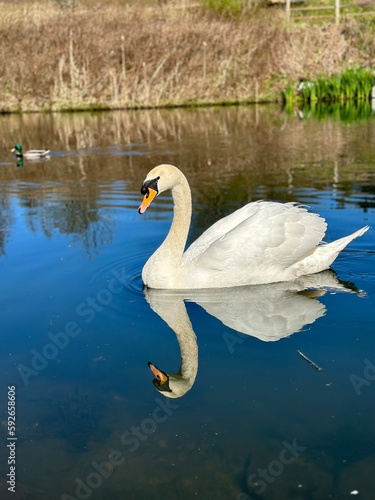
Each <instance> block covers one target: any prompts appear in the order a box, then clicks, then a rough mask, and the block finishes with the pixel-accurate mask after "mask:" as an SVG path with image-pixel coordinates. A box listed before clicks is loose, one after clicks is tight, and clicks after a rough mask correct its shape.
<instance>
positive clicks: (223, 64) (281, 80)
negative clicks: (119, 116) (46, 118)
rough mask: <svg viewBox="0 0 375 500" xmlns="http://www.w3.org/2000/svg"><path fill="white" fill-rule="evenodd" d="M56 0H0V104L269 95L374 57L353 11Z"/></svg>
mask: <svg viewBox="0 0 375 500" xmlns="http://www.w3.org/2000/svg"><path fill="white" fill-rule="evenodd" d="M63 4H64V2H60V6H59V2H56V1H50V2H47V1H45V2H31V1H29V2H27V3H22V4H16V5H11V4H0V46H1V52H0V88H1V89H2V93H1V97H0V110H2V111H14V110H40V109H48V110H59V109H80V108H82V109H83V108H101V107H103V108H124V107H154V106H166V105H181V104H186V103H213V102H233V101H251V100H255V99H264V98H275V96H277V95H278V92H279V90H280V88H281V87H284V86H285V85H286V82H289V81H291V80H293V79H297V78H298V77H299V76H312V75H316V74H317V73H331V72H335V71H340V70H342V69H344V68H346V67H348V66H350V65H352V66H353V65H357V66H358V65H364V66H371V64H373V63H374V54H375V37H374V36H373V34H372V35H371V36H368V37H367V38H366V33H364V31H363V29H360V27H359V24H358V23H359V21H351V22H350V23H346V24H344V25H342V26H341V27H340V28H337V27H335V26H334V25H326V26H316V25H315V26H308V25H291V26H288V25H287V24H286V22H285V19H284V14H283V12H281V11H278V10H264V11H258V12H257V13H256V14H254V15H253V16H252V17H251V18H249V17H242V18H239V19H231V20H228V19H227V20H225V19H217V18H216V19H215V18H214V17H212V16H207V15H205V14H204V13H202V11H200V10H199V8H194V9H190V8H189V2H188V1H186V0H185V2H183V3H181V4H162V5H155V4H152V5H145V4H142V5H139V4H138V5H131V6H129V5H128V6H126V5H122V4H121V2H114V3H109V4H108V3H106V4H105V5H100V4H99V3H98V2H90V1H89V0H86V3H84V2H80V3H79V2H76V3H75V7H74V8H69V7H65V8H61V5H63ZM364 45H366V50H363V47H364Z"/></svg>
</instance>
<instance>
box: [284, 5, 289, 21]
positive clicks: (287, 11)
mask: <svg viewBox="0 0 375 500" xmlns="http://www.w3.org/2000/svg"><path fill="white" fill-rule="evenodd" d="M285 7H286V19H287V21H290V0H286V3H285Z"/></svg>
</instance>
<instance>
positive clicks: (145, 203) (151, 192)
mask: <svg viewBox="0 0 375 500" xmlns="http://www.w3.org/2000/svg"><path fill="white" fill-rule="evenodd" d="M157 194H158V192H157V191H155V189H152V188H148V189H147V193H146V194H145V195H144V197H143V200H142V203H141V206H140V207H139V208H138V212H139V213H140V214H144V213H145V212H146V210H147V209H148V207H149V206H150V205H151V203H152V200H153V199H154V198H155V196H156V195H157Z"/></svg>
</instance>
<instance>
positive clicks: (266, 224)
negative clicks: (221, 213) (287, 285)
mask: <svg viewBox="0 0 375 500" xmlns="http://www.w3.org/2000/svg"><path fill="white" fill-rule="evenodd" d="M238 212H239V213H238ZM326 227H327V225H326V222H325V220H324V219H322V218H321V217H319V216H318V215H317V214H313V213H310V212H307V210H306V208H304V207H301V206H298V205H295V204H293V203H274V202H263V201H261V202H255V203H250V204H249V205H246V206H245V207H243V208H242V209H240V210H238V211H237V212H234V214H232V215H230V216H228V217H225V218H224V219H222V220H220V221H218V222H217V223H216V224H214V225H213V226H212V227H211V228H210V229H209V230H207V231H206V232H205V233H204V234H203V235H202V236H201V237H200V238H198V240H197V241H196V242H194V243H193V244H192V245H191V247H190V248H189V249H188V250H187V251H186V252H185V254H184V257H183V262H182V263H183V265H187V266H190V265H194V269H201V270H202V271H208V272H211V273H212V272H213V271H217V272H223V271H224V272H225V271H227V272H228V273H230V275H232V276H233V274H236V275H237V279H238V274H240V275H241V273H242V274H243V273H245V274H246V270H247V269H248V268H249V267H251V269H252V274H254V269H256V270H257V272H258V273H259V275H261V274H262V273H267V271H268V270H269V268H272V269H273V270H275V268H276V269H285V268H287V267H288V266H290V265H291V264H293V263H294V262H296V261H298V260H299V259H301V258H303V257H305V256H306V255H308V254H309V252H311V251H313V250H314V248H315V247H316V246H317V245H318V244H319V243H320V242H321V240H322V238H323V236H324V234H325V231H326Z"/></svg>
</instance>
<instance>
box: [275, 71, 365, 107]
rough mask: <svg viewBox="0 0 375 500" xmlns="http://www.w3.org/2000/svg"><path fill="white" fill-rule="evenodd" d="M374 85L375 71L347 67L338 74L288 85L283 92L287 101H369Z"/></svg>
mask: <svg viewBox="0 0 375 500" xmlns="http://www.w3.org/2000/svg"><path fill="white" fill-rule="evenodd" d="M374 85H375V72H374V71H371V70H369V69H364V68H349V69H346V70H344V71H343V72H342V73H341V74H340V75H332V76H330V77H324V76H321V77H319V78H317V79H316V80H315V81H314V80H307V81H301V82H300V83H299V84H298V85H297V86H295V85H290V86H289V87H288V88H287V89H286V90H285V91H284V93H283V97H284V101H285V102H287V103H289V102H291V103H315V102H325V103H336V102H337V103H343V102H346V101H369V100H370V99H371V92H372V87H373V86H374Z"/></svg>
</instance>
